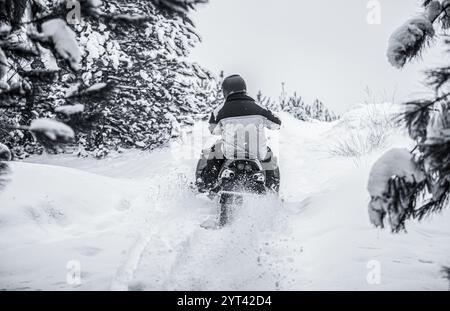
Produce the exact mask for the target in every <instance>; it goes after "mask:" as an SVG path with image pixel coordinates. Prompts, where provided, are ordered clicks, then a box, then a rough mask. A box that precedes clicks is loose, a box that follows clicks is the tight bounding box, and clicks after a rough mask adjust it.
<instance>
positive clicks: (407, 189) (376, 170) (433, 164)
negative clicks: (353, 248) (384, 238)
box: [369, 0, 450, 231]
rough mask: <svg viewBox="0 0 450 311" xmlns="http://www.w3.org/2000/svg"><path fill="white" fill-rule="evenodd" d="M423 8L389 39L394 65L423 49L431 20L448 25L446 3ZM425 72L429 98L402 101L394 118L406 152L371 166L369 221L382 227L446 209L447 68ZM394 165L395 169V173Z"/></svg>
mask: <svg viewBox="0 0 450 311" xmlns="http://www.w3.org/2000/svg"><path fill="white" fill-rule="evenodd" d="M424 7H425V13H424V15H422V17H421V18H419V20H417V19H415V21H417V23H416V22H411V20H410V21H409V22H408V23H406V24H405V25H404V26H403V27H402V28H401V29H399V30H397V31H396V33H394V34H393V37H392V38H391V41H390V53H392V54H391V57H390V60H391V63H393V65H396V66H397V67H402V66H403V65H404V64H405V62H406V61H407V60H408V59H410V58H411V57H414V56H415V55H416V54H417V53H418V52H419V51H420V49H422V48H423V44H424V42H425V39H426V36H427V35H430V34H431V28H430V27H433V24H434V23H435V22H436V21H440V22H441V26H442V27H443V29H444V31H445V30H447V29H448V27H444V26H446V25H445V24H446V23H448V14H447V13H448V11H449V10H450V1H447V0H446V1H443V2H442V4H441V3H440V2H439V1H430V0H427V1H424ZM427 31H428V32H427ZM433 33H434V29H433ZM446 44H448V45H450V41H449V40H446ZM426 75H427V78H428V79H427V81H428V85H429V87H430V88H431V90H432V91H433V94H435V95H434V98H427V99H417V100H412V101H409V102H407V103H405V112H404V113H403V114H401V116H400V118H399V120H400V121H401V122H402V123H403V124H404V125H405V127H406V128H407V130H408V133H409V135H410V137H411V138H412V139H413V140H414V141H415V143H416V146H415V148H414V149H413V151H412V152H411V153H407V151H402V152H399V151H398V150H397V151H396V150H393V151H391V152H389V153H387V154H386V155H385V156H383V157H382V158H381V159H380V160H379V161H378V162H377V163H376V164H375V165H374V167H373V169H372V174H371V177H370V180H369V192H370V194H371V197H372V201H371V203H370V205H369V212H370V218H371V221H372V223H374V224H375V225H377V226H382V225H383V220H384V219H385V216H386V215H388V216H389V217H388V220H389V223H390V225H391V228H392V230H393V231H399V230H401V229H402V228H404V226H405V222H406V220H408V219H419V220H421V219H423V218H424V217H426V216H427V215H430V214H432V213H436V212H439V211H441V210H442V209H444V208H448V206H449V202H450V100H449V97H450V92H449V87H450V67H448V66H443V67H441V68H435V69H432V70H429V71H427V73H426ZM389 161H391V162H392V164H389ZM399 168H400V169H401V170H402V171H401V172H397V171H396V170H397V169H399ZM405 168H406V169H405ZM379 176H381V178H379ZM411 176H413V177H414V178H413V179H411V178H410V177H411Z"/></svg>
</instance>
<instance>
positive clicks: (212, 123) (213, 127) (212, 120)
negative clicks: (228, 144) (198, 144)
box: [209, 112, 219, 135]
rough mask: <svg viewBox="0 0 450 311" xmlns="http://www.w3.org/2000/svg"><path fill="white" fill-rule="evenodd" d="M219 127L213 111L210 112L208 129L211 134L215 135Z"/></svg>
mask: <svg viewBox="0 0 450 311" xmlns="http://www.w3.org/2000/svg"><path fill="white" fill-rule="evenodd" d="M218 128H219V124H218V123H217V120H216V117H215V115H214V112H212V113H211V117H210V118H209V131H210V132H211V134H213V135H217V134H216V133H217V131H218Z"/></svg>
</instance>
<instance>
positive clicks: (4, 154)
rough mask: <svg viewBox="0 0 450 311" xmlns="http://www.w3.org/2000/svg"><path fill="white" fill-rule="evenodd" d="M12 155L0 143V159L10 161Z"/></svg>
mask: <svg viewBox="0 0 450 311" xmlns="http://www.w3.org/2000/svg"><path fill="white" fill-rule="evenodd" d="M11 158H12V155H11V151H10V150H9V148H8V147H6V145H4V144H2V143H0V161H11Z"/></svg>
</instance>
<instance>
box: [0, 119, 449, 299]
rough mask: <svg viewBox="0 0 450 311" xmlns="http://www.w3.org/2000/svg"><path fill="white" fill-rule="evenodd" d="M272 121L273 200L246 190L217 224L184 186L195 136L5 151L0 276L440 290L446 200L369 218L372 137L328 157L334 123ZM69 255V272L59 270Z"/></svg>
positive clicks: (1, 284) (4, 283)
mask: <svg viewBox="0 0 450 311" xmlns="http://www.w3.org/2000/svg"><path fill="white" fill-rule="evenodd" d="M283 121H284V126H283V129H282V131H281V133H280V139H279V144H277V143H276V140H273V144H274V145H278V147H279V148H276V149H278V153H279V154H280V165H281V169H282V197H283V198H284V202H280V201H279V200H277V199H276V198H266V199H264V200H263V199H253V200H249V202H246V204H245V206H244V207H243V208H242V210H241V211H239V214H238V217H237V219H236V221H235V222H234V223H233V224H232V225H231V226H230V227H227V228H224V229H222V230H219V231H206V230H204V229H202V228H200V226H199V225H200V224H201V223H202V222H203V221H204V220H205V219H206V218H208V217H212V216H213V215H214V214H215V205H214V204H213V203H212V202H210V201H208V200H207V199H206V198H204V197H201V196H195V195H194V194H193V193H191V192H190V191H189V187H187V184H188V183H189V182H190V181H191V180H192V175H193V171H194V167H195V163H196V159H195V156H196V155H197V154H198V152H199V149H200V145H202V144H205V145H207V144H208V143H209V142H201V143H200V144H196V146H195V147H194V148H193V149H192V150H190V149H189V148H187V149H186V146H188V145H190V143H191V142H190V140H189V137H186V138H185V140H184V142H179V143H174V144H173V145H172V146H171V147H170V148H166V149H161V150H157V151H155V152H152V153H143V152H137V151H133V152H127V153H125V154H121V155H117V156H114V157H111V158H108V159H106V160H102V161H98V160H93V159H78V158H76V157H72V156H67V155H60V156H51V157H49V156H44V157H39V158H33V159H30V160H29V161H28V163H19V162H16V163H12V164H11V167H12V170H13V174H12V175H11V178H12V182H11V183H10V184H9V186H8V187H7V188H6V189H5V191H3V192H2V193H0V289H7V290H14V289H16V290H17V289H30V290H38V289H41V290H108V289H112V290H127V289H128V290H448V288H449V284H448V281H447V280H446V279H444V278H443V275H442V273H441V269H442V266H450V226H449V225H448V224H449V221H450V212H449V211H447V212H446V213H444V214H443V215H438V216H435V217H434V219H429V220H427V221H425V222H423V223H421V224H410V225H409V227H408V229H409V230H408V234H399V235H392V234H390V233H389V232H388V231H380V230H377V229H374V228H373V227H372V226H371V225H370V224H369V222H368V216H367V203H368V201H369V198H368V195H367V191H366V190H365V188H366V183H367V177H368V172H369V169H370V166H371V164H372V163H373V162H374V161H375V160H376V159H377V157H378V156H379V155H380V154H381V152H382V151H378V152H375V153H373V154H371V155H370V156H365V157H361V158H359V159H357V160H355V159H351V158H333V157H330V156H329V153H328V148H329V145H330V142H332V141H335V140H336V139H338V138H342V136H343V135H345V131H346V130H345V131H344V130H343V125H342V124H341V123H337V124H335V123H334V124H323V123H304V122H299V121H297V120H294V119H292V118H291V117H289V116H288V115H283ZM392 143H395V144H405V143H406V144H407V141H406V140H404V139H403V140H402V139H399V140H396V139H392V142H391V144H392ZM187 150H188V151H187ZM182 154H189V155H188V156H186V157H184V158H183V157H180V155H182ZM30 162H32V163H30ZM77 264H79V265H80V268H81V269H80V271H81V281H82V282H81V284H74V283H76V282H74V280H73V278H71V277H70V273H69V272H70V271H72V272H73V271H75V275H76V272H77V271H78V270H77V269H75V270H73V268H74V267H75V268H76V267H77ZM378 269H379V271H380V273H381V274H380V278H379V279H378V278H377V274H376V273H375V278H370V276H373V275H374V274H373V272H374V271H375V272H376V271H378ZM68 275H69V277H68ZM368 276H369V281H368ZM371 280H375V281H377V280H379V282H375V283H379V284H373V283H374V282H372V281H371Z"/></svg>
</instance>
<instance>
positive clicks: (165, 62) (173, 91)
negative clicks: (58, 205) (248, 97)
mask: <svg viewBox="0 0 450 311" xmlns="http://www.w3.org/2000/svg"><path fill="white" fill-rule="evenodd" d="M72 2H73V1H72ZM204 2H206V1H204V0H192V1H184V0H183V1H181V0H159V1H157V0H155V1H145V0H140V1H133V2H129V1H125V0H112V1H103V2H102V1H94V0H85V1H82V2H81V12H82V14H81V16H80V17H79V20H74V21H72V22H73V23H70V24H68V23H67V22H66V21H65V20H64V19H66V18H67V19H69V18H68V17H69V16H71V15H70V14H71V12H72V11H71V9H67V7H68V5H67V3H66V2H65V1H63V2H60V1H57V2H54V1H43V0H40V1H37V0H36V1H9V0H8V1H6V2H3V3H2V6H3V8H2V10H1V12H11V13H10V16H9V15H6V14H3V15H2V16H1V18H2V19H1V21H2V24H1V25H2V26H1V28H0V29H1V30H2V31H0V33H1V34H2V35H1V44H0V46H1V49H2V51H4V53H3V52H2V53H0V60H3V59H5V58H6V62H7V63H5V66H3V65H2V67H1V68H5V67H6V68H7V74H5V75H4V82H3V83H2V85H0V89H2V91H1V93H0V96H1V100H2V102H1V104H0V108H2V110H1V112H2V114H1V119H0V122H1V123H0V124H2V126H1V128H2V132H0V139H1V140H2V141H3V142H4V143H6V144H8V145H10V146H12V147H13V151H14V153H15V154H16V155H19V156H20V155H22V154H26V153H32V152H36V151H39V150H40V147H41V144H42V142H40V144H36V142H35V139H34V138H36V137H34V138H33V136H32V135H30V134H28V131H27V130H28V129H29V124H30V123H31V122H32V121H33V120H35V119H38V118H56V119H58V120H59V121H63V122H64V123H66V124H68V125H70V126H71V127H72V128H73V129H75V130H76V133H77V134H76V137H75V142H76V143H77V144H79V145H80V146H81V148H82V149H83V150H84V149H87V150H88V151H92V152H93V153H94V154H95V155H97V156H103V155H105V154H106V153H107V152H108V150H110V149H116V148H120V147H138V148H143V149H152V148H154V147H157V146H160V145H162V144H164V143H165V142H167V141H168V139H170V136H171V129H172V124H173V120H174V118H175V119H176V120H177V121H179V122H181V123H192V121H191V120H192V116H193V115H196V114H199V113H202V112H206V111H208V110H209V109H210V105H209V101H210V100H213V94H211V92H212V90H213V89H214V86H213V85H212V83H214V79H213V77H212V75H211V74H210V73H209V72H208V71H207V70H205V69H203V68H201V67H200V66H199V65H197V64H191V63H188V62H186V61H183V60H181V58H182V57H185V56H187V54H188V52H189V49H190V48H191V47H192V46H194V45H195V43H196V42H198V41H199V36H198V35H197V34H196V32H195V29H194V27H193V24H192V21H190V20H189V18H188V17H187V15H186V13H187V12H188V11H189V10H190V9H191V8H193V6H194V5H195V4H198V3H204ZM19 3H21V5H19ZM69 8H70V6H69ZM55 29H63V31H64V32H63V35H64V37H65V38H70V40H63V39H61V38H60V37H61V34H59V33H58V32H55V31H54V30H55ZM52 31H53V33H52ZM58 35H59V36H58ZM66 41H69V42H66ZM3 56H5V57H3ZM55 56H56V57H55ZM2 64H3V62H2ZM2 72H3V71H2ZM8 72H9V73H8ZM5 81H7V83H6V82H5ZM75 107H76V108H75ZM46 147H49V146H46ZM55 151H56V150H55Z"/></svg>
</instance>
